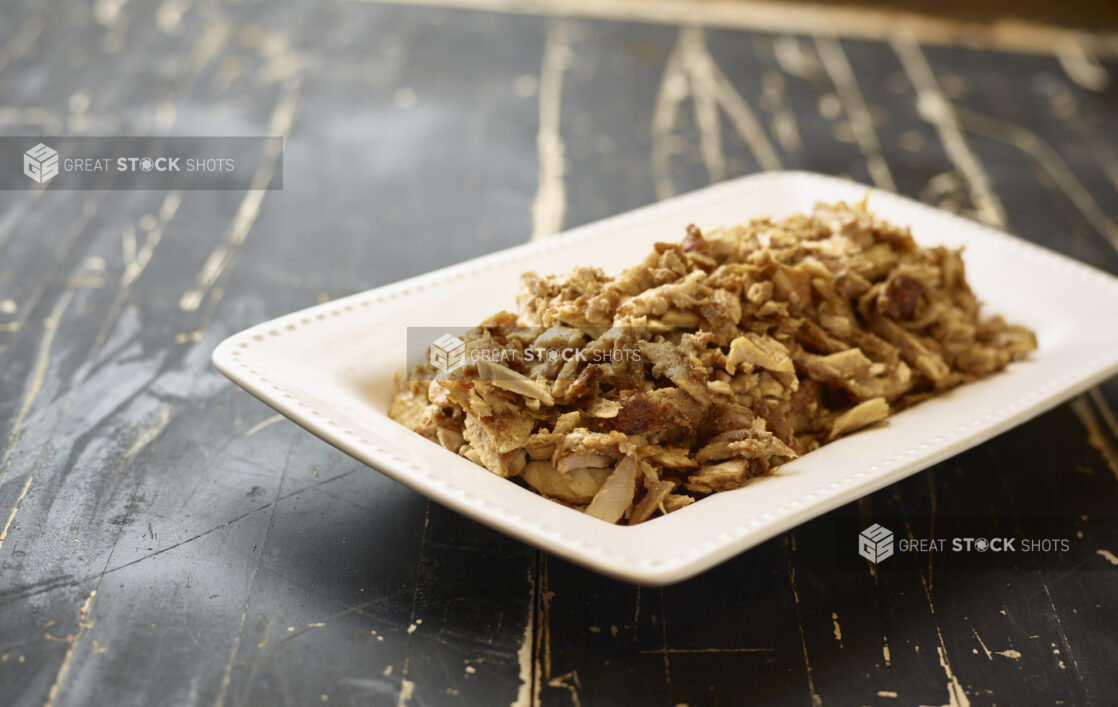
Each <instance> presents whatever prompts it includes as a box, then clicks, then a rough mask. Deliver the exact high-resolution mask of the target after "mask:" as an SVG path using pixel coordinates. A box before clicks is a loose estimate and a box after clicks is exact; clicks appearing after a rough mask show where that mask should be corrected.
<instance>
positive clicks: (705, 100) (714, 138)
mask: <svg viewBox="0 0 1118 707" xmlns="http://www.w3.org/2000/svg"><path fill="white" fill-rule="evenodd" d="M679 47H680V51H681V53H682V56H683V66H684V68H685V69H686V70H687V74H688V77H689V78H690V86H691V95H692V96H693V97H694V104H695V124H696V125H697V126H698V127H699V150H700V152H701V153H702V156H703V162H704V163H705V164H706V168H707V175H708V176H709V177H710V181H711V183H712V184H714V183H716V182H721V181H722V180H724V179H726V156H725V154H724V153H723V151H722V125H721V122H720V120H719V117H718V86H717V85H716V83H715V80H714V74H713V72H712V71H711V66H712V65H713V63H714V62H713V60H712V59H711V57H710V54H709V53H707V48H706V39H705V38H704V36H703V31H702V30H701V29H699V28H697V27H684V28H683V29H681V30H680V32H679Z"/></svg>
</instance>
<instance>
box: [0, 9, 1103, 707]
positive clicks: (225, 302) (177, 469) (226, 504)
mask: <svg viewBox="0 0 1118 707" xmlns="http://www.w3.org/2000/svg"><path fill="white" fill-rule="evenodd" d="M471 5H475V6H476V7H471ZM532 7H533V8H534V10H533V11H535V12H537V13H538V14H530V13H523V14H522V13H518V12H515V10H516V9H517V8H516V3H514V2H511V1H508V2H494V1H486V0H477V2H476V3H471V2H469V1H467V0H456V1H452V0H448V1H447V2H445V3H442V2H438V1H436V0H423V1H422V2H414V3H406V4H404V5H391V4H379V3H366V2H342V1H334V0H330V1H327V2H268V3H265V2H237V3H219V2H216V1H215V0H196V1H193V2H192V0H166V1H165V2H162V3H158V4H156V3H137V2H133V3H127V2H124V1H118V0H98V1H97V2H94V3H91V4H81V5H78V6H71V5H70V4H66V3H61V2H44V1H38V2H36V1H34V0H14V1H10V2H5V3H4V6H3V8H0V67H2V73H0V134H2V135H9V136H10V135H47V136H52V135H53V136H57V135H67V136H75V138H74V139H77V138H80V137H81V136H95V135H133V134H137V135H146V134H154V135H201V136H206V135H213V136H217V135H284V136H286V145H285V152H284V156H283V162H282V170H283V178H284V188H283V189H282V191H232V190H226V191H125V190H112V189H109V190H100V191H64V190H57V189H51V188H49V184H48V186H47V188H40V189H30V190H22V191H20V190H12V191H5V192H0V454H2V456H0V524H2V528H3V531H2V534H0V704H4V705H39V704H46V705H79V704H95V705H164V704H166V705H203V704H204V705H216V706H217V707H223V706H226V705H239V704H260V705H275V704H294V705H306V704H322V703H328V704H347V705H348V704H353V705H357V704H373V705H382V704H384V705H436V704H475V705H490V704H517V705H529V704H547V705H568V704H570V705H579V704H582V705H619V704H640V705H656V704H664V705H674V704H681V703H682V704H688V705H705V704H744V703H753V702H756V703H767V704H804V705H820V704H822V705H829V704H878V705H892V704H911V705H915V704H937V705H938V704H951V705H967V704H973V705H979V704H1011V705H1016V704H1066V705H1071V704H1113V703H1114V702H1115V701H1116V700H1118V672H1116V671H1115V658H1114V656H1115V655H1118V631H1116V630H1118V609H1116V607H1115V601H1114V600H1115V596H1116V594H1118V574H1116V573H1118V557H1116V555H1118V524H1116V523H1115V520H1114V516H1115V510H1116V500H1118V451H1116V449H1118V436H1116V435H1118V424H1116V422H1115V414H1114V412H1113V410H1114V407H1115V406H1116V405H1118V385H1116V384H1115V382H1114V381H1110V382H1107V383H1105V384H1103V385H1101V386H1100V387H1098V388H1096V389H1093V390H1091V391H1089V392H1088V393H1086V394H1084V395H1083V396H1081V397H1079V398H1077V399H1076V400H1074V401H1073V402H1071V403H1070V404H1067V405H1064V406H1062V407H1059V408H1057V409H1055V410H1052V411H1051V412H1048V413H1046V414H1044V415H1042V416H1040V417H1039V418H1037V419H1035V420H1033V421H1031V422H1028V423H1026V424H1024V425H1022V426H1021V427H1019V428H1017V429H1015V430H1013V431H1011V432H1009V433H1007V434H1005V435H1002V436H1000V437H998V438H996V439H994V440H992V441H991V442H989V443H986V444H983V445H981V446H979V447H978V448H975V449H973V450H971V451H969V452H967V453H965V454H963V455H961V456H959V457H957V458H954V459H950V460H948V461H945V462H943V463H941V464H939V465H937V466H936V467H934V468H933V469H930V470H928V471H925V472H922V473H919V474H917V475H915V476H913V477H911V478H909V479H908V480H906V481H904V482H901V483H898V484H896V485H895V486H892V487H889V488H886V489H884V490H882V491H880V492H878V493H875V494H873V495H872V496H869V497H867V498H864V499H862V500H861V501H860V502H858V503H857V504H852V505H851V506H849V507H847V508H843V509H840V510H838V511H835V512H834V513H832V514H829V515H828V516H824V517H822V518H819V519H817V520H816V521H813V522H810V523H807V524H805V525H803V526H801V527H799V528H796V529H795V530H793V531H791V532H789V533H787V534H785V535H784V536H782V537H779V538H776V539H773V540H772V541H770V542H767V543H765V544H763V545H762V546H760V547H757V548H756V549H754V550H751V551H749V552H747V553H745V554H743V555H741V556H739V557H737V558H735V559H733V560H731V561H729V562H727V563H726V564H724V565H723V566H721V567H719V568H717V569H715V570H713V571H711V572H709V573H706V574H704V575H702V576H700V577H697V578H695V579H693V580H690V581H687V582H684V583H682V584H679V585H676V586H670V587H666V588H662V589H661V588H647V587H646V588H637V587H635V586H629V585H626V584H622V583H618V582H615V581H612V580H608V579H604V578H602V577H600V576H597V575H595V574H593V573H590V572H588V571H585V570H582V569H580V568H578V567H575V566H573V565H570V564H568V563H566V562H563V561H559V560H557V559H554V558H551V557H548V556H547V555H546V554H542V553H540V552H538V551H536V550H534V549H533V548H530V547H527V546H525V545H522V544H520V543H518V542H516V541H513V540H510V539H508V538H506V537H503V536H501V535H499V534H496V533H494V532H492V531H490V530H488V529H487V528H485V527H483V526H480V525H478V524H476V523H474V522H472V521H469V520H466V519H464V518H462V517H460V516H458V515H456V514H455V513H452V512H450V511H448V510H446V509H444V508H442V507H440V506H438V505H436V504H432V503H428V502H427V501H426V500H425V499H424V498H423V497H421V496H419V495H417V494H416V493H414V492H412V491H410V490H408V489H406V488H405V487H403V486H400V485H398V484H396V483H394V482H392V481H390V480H388V479H387V478H385V477H383V476H381V475H380V474H378V473H377V472H375V471H374V470H371V469H369V468H367V467H365V466H363V465H362V464H359V463H357V462H355V461H353V460H352V459H350V458H348V457H346V456H344V455H342V454H340V453H338V452H336V451H335V450H334V449H332V448H330V447H328V446H327V445H325V444H323V443H322V442H320V441H318V440H317V439H315V438H314V437H312V436H310V435H309V434H307V433H305V432H303V431H302V430H301V429H299V428H297V427H296V426H294V425H293V424H291V423H289V422H287V421H286V420H283V419H281V418H278V417H276V416H274V415H273V413H272V411H271V410H269V409H268V408H266V407H265V406H263V405H262V404H260V403H258V402H257V401H256V400H254V399H253V398H252V397H251V396H249V395H248V394H246V393H245V392H243V391H241V390H238V389H237V388H236V387H235V386H233V385H232V384H230V383H229V382H228V381H227V380H226V379H224V378H223V377H222V376H221V375H220V374H218V373H217V372H216V371H215V370H214V369H213V368H212V367H211V365H210V353H211V352H212V350H213V348H214V346H215V345H216V344H217V343H218V342H219V341H221V340H222V339H223V338H224V337H226V336H228V335H229V334H231V333H233V332H235V331H238V330H240V329H242V328H245V327H247V326H249V325H252V324H254V323H257V322H260V321H263V320H265V319H268V318H271V317H274V316H278V315H280V314H284V313H286V312H289V311H293V310H296V309H299V308H302V307H305V306H308V305H310V304H313V303H315V302H321V301H325V300H327V299H332V298H335V297H339V296H342V295H345V294H349V293H353V292H358V291H361V290H364V289H367V288H369V287H372V286H376V285H380V284H385V283H388V282H391V281H394V280H397V279H400V278H402V277H405V276H409V275H414V274H418V273H422V272H424V271H427V270H430V269H433V268H435V267H439V266H443V265H447V264H451V263H455V262H458V261H461V260H463V259H466V258H469V257H473V256H476V255H480V254H483V253H487V252H492V251H495V250H498V249H501V248H504V247H507V246H511V245H514V244H517V243H521V242H524V241H525V240H527V239H529V238H549V237H553V236H555V234H556V233H558V232H560V231H561V230H562V229H563V228H565V227H568V226H574V225H578V224H581V223H586V222H589V221H592V220H595V219H598V218H601V217H604V216H608V215H612V214H615V213H619V212H622V211H625V210H628V209H630V208H633V207H636V206H640V205H643V204H647V203H651V202H653V201H655V200H657V199H659V198H664V197H666V196H669V195H671V194H676V193H683V192H686V191H689V190H692V189H695V188H698V187H701V186H704V185H707V184H709V183H711V182H716V181H719V180H722V179H725V178H729V177H733V176H736V175H741V174H746V173H750V172H754V171H758V170H770V169H781V168H786V169H787V168H796V169H808V170H814V171H820V172H826V173H831V174H839V175H848V176H850V177H852V178H854V179H857V180H860V181H863V182H865V183H867V184H872V185H875V186H877V187H880V188H883V189H890V190H896V191H898V192H901V193H903V194H907V195H910V196H913V197H916V198H919V199H921V200H924V201H926V202H929V203H932V204H935V205H938V206H941V207H943V208H947V209H951V210H954V211H958V212H961V213H963V214H965V215H967V216H969V217H971V218H974V219H977V220H979V221H983V222H985V223H988V224H992V225H995V226H999V227H1004V228H1005V229H1006V230H1008V231H1011V232H1013V233H1015V234H1019V235H1020V236H1022V237H1024V238H1027V239H1030V240H1032V241H1035V242H1038V243H1041V244H1043V245H1045V246H1048V247H1050V248H1053V249H1055V250H1057V251H1060V252H1062V253H1066V254H1068V255H1071V256H1073V257H1075V258H1078V259H1081V260H1083V261H1086V262H1088V263H1091V264H1093V265H1095V266H1096V267H1099V268H1102V269H1105V270H1108V271H1110V272H1112V273H1118V223H1116V220H1118V141H1116V140H1115V137H1116V136H1118V62H1116V61H1115V59H1114V57H1115V56H1118V50H1116V48H1115V47H1116V42H1115V39H1114V37H1113V36H1111V35H1102V34H1097V33H1096V34H1089V33H1085V32H1073V31H1069V30H1059V29H1054V28H1045V27H1038V26H1028V27H1022V28H1019V31H1017V32H1013V31H1009V30H1008V29H1006V28H1005V27H995V28H985V29H984V28H983V27H980V26H974V25H965V26H960V27H958V28H957V32H956V31H955V30H953V29H952V27H951V26H950V23H947V22H946V21H945V20H942V19H941V18H926V19H925V20H923V21H921V20H919V18H913V17H909V16H898V17H896V18H892V17H891V16H890V15H880V14H865V15H854V16H851V15H850V14H849V12H847V11H845V10H837V9H835V8H834V7H828V8H822V7H816V8H814V9H811V8H809V9H808V10H806V11H805V10H803V9H802V8H801V9H799V10H797V9H795V8H792V9H789V10H787V12H788V13H790V14H783V13H782V12H780V11H777V10H776V9H774V8H773V7H772V6H768V5H766V6H764V7H760V8H755V7H753V6H752V5H751V4H750V3H729V4H727V3H706V2H690V1H687V0H673V2H665V3H637V2H631V1H629V0H613V1H612V2H603V3H582V2H575V1H574V0H549V1H547V2H539V3H534V4H533V5H532ZM493 9H496V10H498V11H489V10H493ZM859 18H861V19H859ZM262 164H264V163H262ZM266 167H267V164H265V165H264V167H262V169H263V168H266ZM272 167H273V168H275V167H276V165H275V164H274V163H273V164H272ZM10 168H12V167H10V166H9V165H5V167H4V169H10ZM748 216H751V214H746V215H743V217H748ZM556 237H562V236H556ZM877 517H894V518H900V519H902V520H903V519H913V522H914V523H916V522H917V520H918V519H925V520H934V521H935V522H939V523H943V524H946V525H950V524H951V523H956V524H958V523H966V522H969V521H968V519H977V520H975V522H982V523H991V522H992V523H994V524H997V525H998V527H1000V528H1002V529H1003V532H1005V533H1007V534H1011V535H1012V534H1014V533H1017V532H1024V531H1022V530H1020V528H1021V527H1023V524H1024V523H1025V522H1026V520H1027V519H1035V518H1043V519H1044V522H1045V523H1047V526H1046V527H1047V528H1048V529H1049V530H1050V531H1051V532H1052V534H1053V535H1056V536H1060V537H1065V538H1070V540H1071V543H1072V545H1073V548H1072V550H1071V551H1069V552H1068V553H1064V554H1061V555H1060V556H1059V557H1057V558H1055V559H1053V560H1050V561H1047V562H1044V563H1036V562H1033V561H1031V560H1021V561H1018V562H1015V563H1007V562H991V563H989V564H988V565H981V566H977V567H974V566H971V567H958V566H952V565H951V564H950V563H948V562H947V561H946V560H941V557H942V556H941V555H940V554H937V553H930V554H928V555H927V558H926V561H922V562H920V563H919V564H918V566H912V567H910V568H908V569H903V570H902V569H898V570H893V571H885V569H884V568H885V567H886V565H882V568H881V569H880V570H878V571H874V569H873V567H872V566H871V565H869V564H867V563H864V562H862V563H861V564H853V563H850V562H844V561H840V560H839V559H836V558H837V555H836V550H835V548H836V542H835V537H834V536H835V533H836V532H838V531H836V528H837V527H840V525H841V523H840V521H844V520H849V521H852V522H854V523H855V524H857V521H859V520H860V519H872V518H877ZM1015 528H1017V529H1018V530H1014V529H1015ZM1026 529H1027V528H1026ZM895 530H897V534H898V536H899V537H904V536H905V533H904V531H902V530H900V529H899V528H898V529H895ZM853 541H854V539H853V538H850V539H849V543H848V544H849V546H850V547H851V548H853ZM840 544H841V543H840ZM851 552H853V549H851Z"/></svg>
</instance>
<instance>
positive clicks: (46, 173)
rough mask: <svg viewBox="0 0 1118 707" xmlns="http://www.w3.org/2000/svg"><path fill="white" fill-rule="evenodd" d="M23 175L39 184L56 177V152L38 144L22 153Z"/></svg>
mask: <svg viewBox="0 0 1118 707" xmlns="http://www.w3.org/2000/svg"><path fill="white" fill-rule="evenodd" d="M23 173H24V174H26V175H27V176H28V177H30V178H31V179H34V180H35V181H36V182H38V183H39V184H43V183H45V182H48V181H50V180H51V178H53V177H55V176H57V175H58V150H53V149H51V148H49V147H47V146H46V145H44V144H43V143H41V142H40V143H39V144H38V145H36V146H35V147H32V148H31V149H30V150H28V151H27V152H24V153H23Z"/></svg>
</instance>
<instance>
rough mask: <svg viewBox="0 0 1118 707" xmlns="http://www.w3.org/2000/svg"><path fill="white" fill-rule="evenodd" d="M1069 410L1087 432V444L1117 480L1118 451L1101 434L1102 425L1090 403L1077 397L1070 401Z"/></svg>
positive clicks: (1082, 397) (1081, 397) (1083, 398)
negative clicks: (1093, 449)
mask: <svg viewBox="0 0 1118 707" xmlns="http://www.w3.org/2000/svg"><path fill="white" fill-rule="evenodd" d="M1100 397H1101V396H1100ZM1070 405H1071V410H1072V412H1074V413H1075V416H1076V417H1078V418H1079V422H1080V424H1082V425H1083V429H1085V430H1086V431H1087V444H1089V445H1091V446H1092V447H1094V448H1095V450H1096V451H1097V452H1098V453H1099V455H1100V456H1101V457H1102V458H1103V461H1104V462H1106V465H1107V466H1108V467H1109V468H1110V471H1111V473H1113V474H1114V477H1115V478H1118V449H1116V448H1115V446H1114V443H1113V442H1111V440H1110V439H1108V438H1107V436H1106V435H1105V434H1104V433H1103V427H1102V423H1101V421H1100V420H1099V416H1098V415H1097V414H1096V413H1095V410H1094V409H1093V408H1092V407H1091V404H1090V402H1089V401H1088V399H1087V398H1086V397H1085V396H1082V395H1081V396H1079V397H1078V398H1076V399H1075V400H1072V401H1071V404H1070Z"/></svg>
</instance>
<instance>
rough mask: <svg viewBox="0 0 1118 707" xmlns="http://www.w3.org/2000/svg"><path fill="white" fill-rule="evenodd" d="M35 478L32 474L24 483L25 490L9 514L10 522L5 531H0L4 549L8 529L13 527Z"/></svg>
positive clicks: (7, 522) (1, 545) (5, 525)
mask: <svg viewBox="0 0 1118 707" xmlns="http://www.w3.org/2000/svg"><path fill="white" fill-rule="evenodd" d="M33 478H34V477H33V476H32V475H31V474H28V475H27V481H25V482H23V488H22V489H20V492H19V495H18V496H16V502H15V503H14V504H12V512H11V513H9V514H8V520H7V521H5V522H4V528H3V530H0V547H4V540H5V539H6V538H7V537H8V529H9V528H11V527H12V521H13V520H15V518H16V513H18V512H19V504H20V501H22V500H23V497H24V496H26V495H27V489H29V488H31V480H32V479H33Z"/></svg>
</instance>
